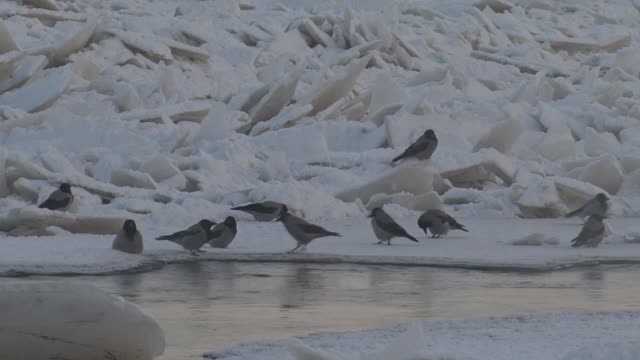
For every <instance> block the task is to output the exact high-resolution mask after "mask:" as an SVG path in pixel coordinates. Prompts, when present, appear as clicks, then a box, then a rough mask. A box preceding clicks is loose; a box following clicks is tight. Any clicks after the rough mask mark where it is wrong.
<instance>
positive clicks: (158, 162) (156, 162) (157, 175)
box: [140, 155, 180, 182]
mask: <svg viewBox="0 0 640 360" xmlns="http://www.w3.org/2000/svg"><path fill="white" fill-rule="evenodd" d="M140 170H141V171H144V172H146V173H147V174H149V175H151V177H153V179H154V180H155V181H158V182H160V181H163V180H166V179H168V178H171V177H174V176H176V175H178V174H180V170H179V169H178V168H177V167H176V166H175V165H174V164H173V163H172V162H171V160H169V159H167V158H166V157H165V156H162V155H158V156H156V157H154V158H153V159H151V160H149V161H147V162H146V163H144V164H143V165H142V166H141V167H140Z"/></svg>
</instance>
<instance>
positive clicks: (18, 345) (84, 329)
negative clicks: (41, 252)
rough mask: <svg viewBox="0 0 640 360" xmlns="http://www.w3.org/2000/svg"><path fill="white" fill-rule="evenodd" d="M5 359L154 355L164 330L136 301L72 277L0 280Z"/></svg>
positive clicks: (134, 359)
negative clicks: (63, 279)
mask: <svg viewBox="0 0 640 360" xmlns="http://www.w3.org/2000/svg"><path fill="white" fill-rule="evenodd" d="M0 293H2V297H0V308H2V312H3V315H2V317H0V358H2V359H3V360H22V359H65V360H94V359H95V360H98V359H118V360H151V359H153V358H155V357H157V356H159V355H162V353H163V352H164V347H165V339H164V333H163V331H162V329H161V328H160V326H159V325H158V323H156V321H155V320H153V319H152V318H151V317H149V316H148V315H146V314H144V313H143V312H142V311H141V310H140V308H138V307H137V306H136V305H134V304H132V303H130V302H128V301H126V300H124V299H122V298H120V297H115V296H112V295H109V294H106V293H104V292H102V291H101V290H100V289H98V288H97V287H95V286H92V285H86V284H75V283H73V282H67V281H55V282H54V281H35V280H30V281H20V282H18V281H13V280H12V281H8V282H3V283H2V284H0Z"/></svg>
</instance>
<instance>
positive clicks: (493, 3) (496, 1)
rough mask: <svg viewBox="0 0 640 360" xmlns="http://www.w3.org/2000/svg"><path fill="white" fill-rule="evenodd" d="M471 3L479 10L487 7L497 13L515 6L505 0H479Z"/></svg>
mask: <svg viewBox="0 0 640 360" xmlns="http://www.w3.org/2000/svg"><path fill="white" fill-rule="evenodd" d="M473 5H474V6H476V7H478V8H479V9H481V10H482V9H484V8H485V7H489V8H490V9H491V10H493V11H495V12H497V13H503V12H505V11H509V10H511V9H512V8H513V7H514V6H515V5H513V4H512V3H510V2H509V1H506V0H480V1H478V2H477V3H475V4H473Z"/></svg>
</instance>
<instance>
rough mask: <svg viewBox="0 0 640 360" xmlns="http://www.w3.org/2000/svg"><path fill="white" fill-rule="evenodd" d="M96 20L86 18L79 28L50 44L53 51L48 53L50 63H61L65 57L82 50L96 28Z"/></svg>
mask: <svg viewBox="0 0 640 360" xmlns="http://www.w3.org/2000/svg"><path fill="white" fill-rule="evenodd" d="M96 25H97V21H96V20H94V19H91V20H87V21H86V22H85V23H84V24H82V25H81V26H80V27H79V29H77V30H76V31H74V32H72V33H70V34H68V35H67V37H66V38H65V39H63V40H61V41H60V42H58V43H57V44H54V45H53V46H52V49H53V51H52V52H51V53H50V54H48V56H47V57H48V58H49V62H50V63H51V65H57V64H61V63H63V62H64V61H65V60H66V59H67V57H68V56H69V55H71V54H73V53H76V52H78V51H80V50H82V49H83V48H84V47H85V46H86V45H87V42H88V41H89V39H90V38H91V37H92V36H93V33H94V32H95V30H96Z"/></svg>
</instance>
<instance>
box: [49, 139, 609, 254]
mask: <svg viewBox="0 0 640 360" xmlns="http://www.w3.org/2000/svg"><path fill="white" fill-rule="evenodd" d="M437 146H438V139H437V137H436V134H435V132H434V131H433V130H431V129H429V130H427V131H425V132H424V134H423V135H422V136H420V137H419V138H418V139H417V140H416V141H415V142H414V143H413V144H411V145H410V146H409V147H407V149H406V150H404V151H403V152H402V153H401V154H400V155H398V156H397V157H395V158H394V159H393V160H392V162H394V163H395V162H397V161H400V160H402V159H410V158H413V159H418V160H429V159H430V158H431V156H432V155H433V153H434V152H435V150H436V148H437ZM73 200H74V196H73V194H72V192H71V186H70V185H69V184H68V183H63V184H61V185H60V187H59V188H58V189H57V190H56V191H54V192H53V193H51V195H49V197H48V198H47V199H46V200H45V201H44V202H43V203H42V204H41V205H40V206H39V207H40V208H46V209H49V210H59V211H66V210H68V209H69V207H70V206H71V204H72V203H73ZM607 200H609V199H608V197H607V196H606V195H605V194H603V193H600V194H598V195H596V196H595V197H594V198H593V199H591V200H589V201H588V202H587V203H585V204H584V205H583V206H582V207H580V208H579V209H577V210H575V211H573V212H570V213H568V214H567V215H566V216H567V217H570V216H579V217H582V218H585V217H588V219H587V221H586V222H585V223H584V225H583V227H582V230H581V231H580V233H579V234H578V236H577V237H576V238H575V239H573V240H572V244H573V245H572V246H573V247H596V246H598V245H599V244H600V242H601V241H602V239H603V238H604V234H605V226H604V223H603V220H604V219H605V218H606V212H607ZM231 210H237V211H244V212H247V213H249V214H251V215H252V216H253V217H254V219H255V220H256V221H273V220H277V221H280V222H282V224H283V225H284V227H285V229H286V230H287V232H288V233H289V234H290V235H291V237H293V238H294V239H295V240H296V242H297V246H296V247H295V248H294V249H292V250H290V251H289V253H291V252H294V251H296V250H297V249H299V248H300V247H303V248H304V247H306V246H307V245H308V244H309V243H310V242H311V241H313V240H314V239H317V238H322V237H327V236H340V234H339V233H337V232H333V231H329V230H326V229H324V228H323V227H321V226H318V225H315V224H311V223H309V222H308V221H306V220H305V219H303V218H301V217H299V216H296V215H293V214H291V213H290V212H289V209H288V207H287V206H286V205H285V204H282V203H278V202H275V201H265V202H260V203H254V204H249V205H244V206H238V207H234V208H232V209H231ZM369 218H371V226H372V228H373V233H374V234H375V236H376V238H377V239H378V240H379V241H378V244H382V243H385V242H386V244H387V245H391V239H392V238H396V237H400V238H407V239H409V240H411V241H414V242H418V240H417V239H416V238H415V237H414V236H412V235H411V234H409V233H408V232H407V231H406V230H405V229H404V228H403V227H402V226H401V225H400V224H398V223H397V222H396V221H395V220H394V219H393V218H392V217H391V216H390V215H389V214H388V213H386V212H385V211H384V210H383V209H382V208H380V207H377V208H375V209H373V210H372V211H371V213H370V214H369ZM418 226H419V227H420V229H422V230H423V231H424V233H425V234H428V232H430V233H431V237H432V238H438V237H441V236H443V235H447V234H448V233H449V231H450V230H462V231H465V232H468V230H467V229H466V228H465V227H464V225H462V224H460V223H459V222H458V221H456V219H454V218H453V217H451V216H450V215H449V214H447V213H446V212H444V211H442V210H439V209H431V210H427V211H426V212H424V213H423V214H422V215H421V216H420V217H419V218H418ZM427 231H428V232H427ZM237 232H238V231H237V223H236V219H235V218H234V217H233V216H228V217H227V218H226V219H225V220H224V221H223V222H221V223H216V222H214V221H211V220H207V219H202V220H200V221H199V222H198V223H196V224H194V225H192V226H190V227H189V228H187V229H185V230H181V231H178V232H175V233H173V234H170V235H163V236H159V237H157V238H156V240H168V241H171V242H173V243H176V244H177V245H180V246H182V248H183V249H185V250H187V251H189V252H190V253H191V254H193V255H194V256H198V253H200V252H204V251H203V250H202V249H201V248H202V247H203V246H204V245H205V244H207V243H208V244H209V245H210V246H211V247H214V248H226V247H227V246H229V244H230V243H231V242H232V241H233V239H234V238H235V236H236V234H237ZM112 248H113V249H115V250H119V251H123V252H126V253H131V254H140V253H142V251H143V243H142V235H141V234H140V232H139V231H138V229H137V226H136V223H135V221H133V220H131V219H127V220H126V221H125V222H124V224H123V225H122V229H121V230H120V232H119V233H118V234H117V236H116V238H115V239H114V240H113V244H112Z"/></svg>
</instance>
